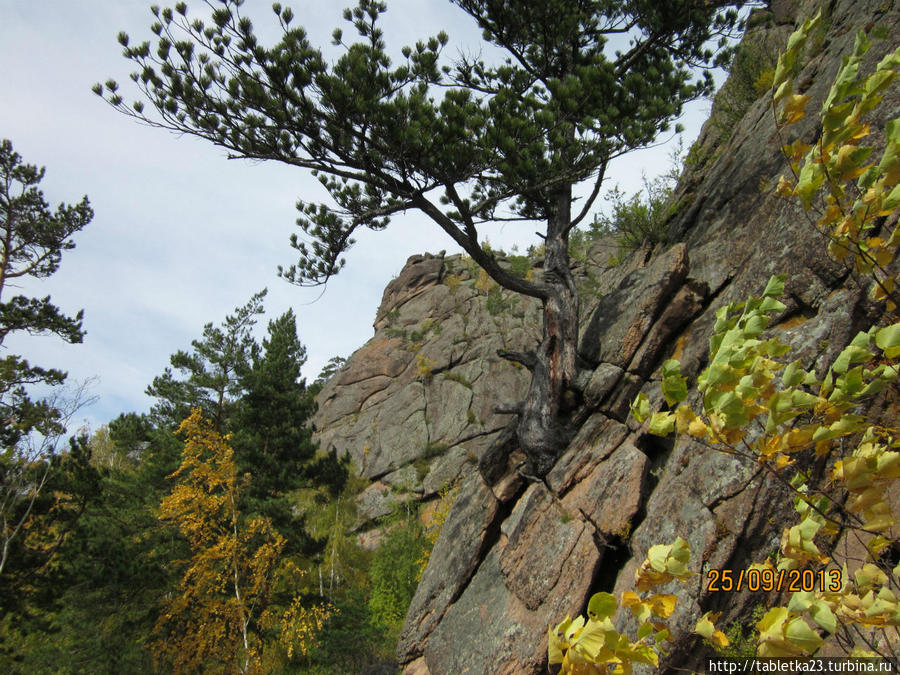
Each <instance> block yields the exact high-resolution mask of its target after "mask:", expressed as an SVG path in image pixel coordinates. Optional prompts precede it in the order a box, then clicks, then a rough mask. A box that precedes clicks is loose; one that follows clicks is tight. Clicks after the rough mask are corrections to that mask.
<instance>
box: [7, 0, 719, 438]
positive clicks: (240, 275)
mask: <svg viewBox="0 0 900 675" xmlns="http://www.w3.org/2000/svg"><path fill="white" fill-rule="evenodd" d="M150 4H151V3H150V2H149V1H145V0H117V1H116V2H110V1H109V0H0V64H3V67H2V69H0V85H2V98H0V138H5V139H9V140H10V141H12V144H13V147H14V149H15V151H16V152H18V153H19V154H20V155H21V156H22V158H23V161H24V162H27V163H30V164H37V165H38V166H44V167H46V169H47V173H46V177H45V179H44V181H43V182H42V183H41V186H40V187H41V189H42V190H43V193H44V196H45V198H46V200H47V201H48V202H49V203H50V204H51V206H53V207H54V208H55V206H56V205H57V204H59V203H60V202H65V203H75V202H78V201H80V200H81V198H82V197H83V196H84V195H87V196H88V198H89V199H90V202H91V205H92V207H93V209H94V212H95V216H94V219H93V221H92V222H91V223H90V224H88V225H87V227H86V228H85V229H84V230H83V231H82V232H80V233H78V234H76V235H75V237H74V241H75V244H76V248H75V249H74V250H72V251H68V252H66V253H65V254H64V256H63V259H62V264H61V266H60V269H59V271H58V272H57V273H56V274H54V275H53V276H52V277H50V278H48V279H45V280H39V281H34V280H26V281H24V282H23V283H22V284H21V288H20V289H17V290H15V291H10V293H11V292H16V293H24V294H26V295H32V296H39V297H43V296H45V295H50V296H51V297H52V301H53V302H54V304H56V305H57V306H59V307H60V308H61V309H62V310H63V311H64V312H65V313H67V314H74V313H75V312H77V311H78V310H79V309H82V308H83V309H84V314H85V318H84V328H85V329H86V331H87V335H86V336H85V339H84V342H83V343H82V344H76V345H71V344H67V343H65V342H62V341H61V340H60V339H58V338H56V337H53V336H43V337H29V336H11V337H8V338H7V340H6V342H5V344H4V345H3V348H4V349H7V350H9V352H10V353H14V354H21V355H23V356H25V357H26V358H27V359H29V361H31V362H32V363H33V364H37V365H41V366H44V367H57V368H61V369H63V370H66V371H68V373H69V379H70V381H73V382H82V381H84V380H90V381H91V382H90V386H89V390H90V392H91V394H92V395H93V397H94V399H95V400H94V402H93V403H92V404H91V405H89V406H86V407H84V408H82V409H81V410H80V411H79V414H78V418H77V420H76V423H77V425H78V426H84V427H86V428H88V429H96V428H98V427H99V426H100V425H102V424H104V423H106V422H108V421H109V420H111V419H114V418H115V417H116V416H118V415H119V414H120V413H122V412H130V411H136V412H144V411H146V410H148V409H149V408H150V406H151V405H152V404H153V399H151V398H150V397H148V396H146V395H145V394H144V390H145V389H146V387H147V385H148V384H149V383H150V382H151V381H152V380H153V378H154V377H155V376H157V375H159V374H160V373H162V372H163V369H164V368H165V367H166V366H167V365H168V360H169V356H170V355H171V354H172V353H174V352H175V351H177V350H179V349H189V347H190V342H191V340H193V339H195V338H198V337H200V335H201V333H202V329H203V326H204V324H206V323H209V322H213V323H219V322H220V321H222V320H223V319H224V318H225V316H226V315H228V314H230V313H232V312H233V310H234V309H235V308H236V307H239V306H241V305H243V304H245V303H246V302H247V300H248V299H249V298H250V296H251V295H252V294H253V293H255V292H256V291H259V290H260V289H262V288H264V287H266V288H268V291H269V292H268V296H267V298H266V303H265V304H266V310H267V312H266V317H265V318H263V319H261V321H260V323H259V325H258V326H257V332H258V335H259V336H260V338H261V337H262V336H263V335H264V333H265V325H266V322H267V321H268V320H269V319H274V318H275V317H277V316H279V315H281V314H283V313H284V312H285V311H286V310H287V309H288V308H293V310H294V313H295V314H296V315H297V325H298V334H299V336H300V339H301V341H302V342H303V343H304V344H305V345H306V347H307V354H308V360H307V363H306V366H305V368H304V375H305V377H306V378H307V380H308V381H312V380H313V379H315V377H316V376H317V375H318V373H319V372H320V370H321V369H322V366H324V365H325V364H326V363H327V361H328V360H329V359H330V358H331V357H333V356H344V357H346V356H349V355H350V354H351V353H352V352H353V351H354V350H356V349H358V348H359V347H361V346H362V345H363V344H364V343H365V342H366V340H368V339H369V338H370V337H372V335H373V328H372V323H373V321H374V319H375V314H376V312H377V309H378V305H379V303H380V301H381V296H382V292H383V290H384V287H385V286H386V285H387V284H388V283H389V282H390V280H391V279H392V278H393V277H395V276H396V275H397V274H399V272H400V270H401V269H402V268H403V265H404V263H405V262H406V260H407V258H408V257H409V256H411V255H414V254H418V253H422V252H426V251H428V252H431V253H438V252H439V251H441V250H446V251H447V253H448V254H450V253H457V252H460V251H459V249H458V248H457V247H456V245H455V244H454V242H452V241H451V240H450V238H449V237H448V236H447V235H446V234H444V233H443V232H442V231H440V230H439V229H438V228H437V226H435V225H433V224H431V223H430V222H428V221H427V220H426V219H425V218H424V216H420V215H416V214H407V215H405V216H402V217H398V218H396V219H394V221H393V222H392V224H391V225H390V227H388V228H387V230H385V231H382V232H371V231H368V230H365V231H361V232H359V235H358V236H357V237H356V239H357V244H356V245H355V246H354V247H353V248H352V249H351V250H350V252H349V253H348V254H347V256H346V258H347V266H346V267H345V268H344V270H343V271H342V272H341V273H340V274H339V275H338V276H337V277H335V278H333V279H332V280H331V281H329V283H328V285H327V287H326V288H325V289H324V290H323V289H322V288H299V287H297V286H293V285H290V284H288V283H287V282H285V281H284V280H282V279H279V278H278V276H277V272H276V268H277V266H278V265H279V264H281V265H284V266H288V265H290V264H291V263H293V262H295V261H296V257H295V256H294V255H293V253H294V252H293V250H292V249H291V248H290V247H289V245H288V241H289V238H290V235H291V234H292V233H294V232H298V233H299V230H298V228H297V227H296V225H295V220H296V210H295V206H294V205H295V203H296V201H297V199H298V198H300V197H302V198H304V199H313V200H314V199H322V200H324V199H327V195H326V193H325V192H324V190H323V189H322V188H321V186H319V184H318V182H317V181H316V180H315V179H313V178H311V177H310V176H309V175H307V174H306V173H305V172H304V171H303V170H301V169H297V168H294V167H287V166H282V165H277V164H272V163H259V162H249V161H246V160H228V159H227V158H226V156H225V152H224V150H222V149H220V148H216V147H215V146H213V145H212V144H209V143H207V142H205V141H201V140H199V139H195V138H193V137H190V136H178V135H175V134H172V133H170V132H166V131H163V130H159V129H152V128H149V127H146V126H142V125H140V124H138V123H137V122H135V121H134V120H132V119H130V118H127V117H125V116H124V115H122V114H120V113H118V112H116V111H114V110H113V109H112V108H111V107H110V106H109V105H107V104H106V103H105V102H104V101H103V100H101V99H100V98H99V97H97V96H96V95H95V94H94V93H93V92H92V91H91V86H92V85H93V84H94V83H96V82H105V81H106V80H107V79H109V78H113V79H115V80H117V81H118V82H119V83H120V84H121V85H122V90H120V92H121V93H124V95H125V97H126V100H129V101H130V100H132V99H133V98H134V94H137V92H136V91H135V90H132V89H129V88H128V87H127V86H126V85H129V84H131V82H130V80H129V78H128V74H129V73H130V72H131V71H132V70H133V67H132V63H131V62H129V61H127V60H126V59H124V58H123V57H122V55H121V52H122V48H121V46H120V45H119V44H118V42H117V39H116V36H117V34H118V32H119V31H122V30H124V31H125V32H127V33H128V34H129V35H130V36H131V38H132V42H133V43H134V42H139V41H143V40H146V39H149V38H150V37H153V35H152V34H151V33H150V30H149V26H150V24H151V23H152V22H153V17H152V15H151V14H150V10H149V5H150ZM160 4H163V5H164V4H166V3H164V2H160ZM188 4H189V6H190V7H198V10H197V11H201V9H200V8H203V7H204V6H203V5H202V3H200V2H198V1H197V0H194V2H189V3H188ZM282 4H284V5H286V6H291V7H292V8H293V10H294V13H295V16H296V18H295V22H297V23H300V24H301V25H304V26H305V27H306V28H307V30H308V33H309V35H310V38H311V41H312V42H313V43H314V44H320V45H328V44H329V43H330V39H331V38H330V36H331V32H332V30H333V29H334V28H335V27H337V26H341V25H342V24H343V21H342V19H341V9H342V8H343V7H344V6H347V5H350V4H351V2H350V0H345V2H342V3H331V2H328V3H326V2H322V1H321V0H285V1H284V2H283V3H282ZM270 7H271V3H270V2H268V1H267V0H265V1H263V0H246V3H245V5H244V8H245V13H247V14H249V15H250V16H251V17H253V18H254V24H255V26H256V27H257V30H258V32H259V33H260V35H261V37H263V38H264V39H265V38H270V39H271V38H275V37H276V36H277V33H276V32H275V29H276V28H277V27H276V25H275V23H274V15H273V14H272V13H271V10H270ZM323 8H326V9H323ZM383 25H384V28H385V34H386V35H385V37H386V40H387V44H388V46H389V49H395V51H396V52H397V53H399V47H400V46H401V45H403V44H412V43H414V42H415V41H416V40H417V39H421V38H423V37H426V36H428V35H434V34H436V33H437V32H438V31H440V30H445V31H447V32H448V33H449V35H450V43H449V45H448V47H447V50H446V51H445V54H447V55H448V56H450V57H451V58H452V57H453V56H454V55H455V54H457V53H459V52H460V51H462V52H464V53H472V52H473V50H476V49H478V45H479V31H478V30H477V28H476V27H475V26H474V23H473V22H472V21H471V19H469V18H468V17H466V16H465V15H463V14H462V13H461V12H460V11H459V10H458V9H457V8H455V7H454V6H452V5H451V4H450V3H449V2H447V1H446V0H388V12H387V14H386V15H385V20H384V24H383ZM351 34H352V28H351V29H349V30H345V39H346V38H347V37H349V36H350V35H351ZM129 94H132V95H129ZM708 110H709V103H708V102H707V101H700V102H697V103H695V104H694V105H693V106H692V107H691V108H690V109H689V111H688V112H687V113H686V115H685V116H684V118H683V119H682V120H681V122H682V123H683V124H684V125H685V127H686V130H685V133H684V134H683V142H684V147H689V145H690V143H691V142H692V141H693V140H694V138H696V136H697V134H698V133H699V130H700V126H701V124H702V122H703V120H704V119H705V116H706V114H707V113H708ZM670 151H671V145H668V146H661V147H656V148H653V149H649V150H643V151H640V152H636V153H632V154H630V155H629V156H627V157H625V158H622V159H620V160H618V161H617V163H616V164H614V165H613V166H611V167H610V170H609V171H608V176H610V177H611V178H608V179H607V183H606V184H605V187H608V188H611V187H613V185H614V184H616V183H617V184H619V185H620V186H622V187H623V188H624V189H625V190H626V192H629V193H631V192H633V191H635V190H637V189H639V187H640V184H641V175H642V173H643V172H646V173H647V174H648V175H650V176H653V175H655V174H657V173H660V172H662V171H664V170H666V169H667V168H668V164H669V159H668V154H669V152H670ZM534 229H535V228H534V226H533V225H531V226H529V225H528V224H525V225H524V228H523V227H522V226H521V225H519V226H516V225H512V224H510V225H506V226H505V227H498V228H495V229H494V230H488V232H487V234H488V237H489V239H490V241H491V244H492V245H493V246H494V247H502V248H505V249H507V250H508V249H509V248H511V247H512V245H513V244H518V246H519V248H520V249H523V250H524V249H525V248H526V247H527V246H528V245H529V244H532V243H535V239H536V237H535V235H534V234H533V230H534ZM4 299H6V298H4Z"/></svg>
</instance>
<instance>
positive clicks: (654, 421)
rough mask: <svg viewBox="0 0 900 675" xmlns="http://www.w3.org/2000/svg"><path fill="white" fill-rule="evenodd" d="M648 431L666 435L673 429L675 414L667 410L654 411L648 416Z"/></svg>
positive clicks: (657, 434) (655, 434) (656, 434)
mask: <svg viewBox="0 0 900 675" xmlns="http://www.w3.org/2000/svg"><path fill="white" fill-rule="evenodd" d="M649 431H650V433H651V434H653V435H654V436H668V435H669V434H671V433H672V432H673V431H675V415H673V414H672V413H669V412H655V413H653V414H652V415H651V416H650V425H649Z"/></svg>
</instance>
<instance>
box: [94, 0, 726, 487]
mask: <svg viewBox="0 0 900 675" xmlns="http://www.w3.org/2000/svg"><path fill="white" fill-rule="evenodd" d="M453 4H455V5H456V6H458V7H459V8H460V9H461V10H462V11H463V12H464V13H465V14H467V15H468V16H470V17H471V18H472V19H473V20H474V21H475V22H476V23H477V25H478V26H479V28H480V29H481V30H482V33H483V36H484V40H485V41H486V42H487V43H489V45H490V46H491V47H496V48H499V49H500V50H501V51H502V52H503V54H504V57H503V58H501V59H498V60H497V61H492V62H487V61H485V60H482V59H481V58H467V57H465V56H462V57H460V58H459V59H458V61H457V62H456V63H453V64H449V63H445V62H443V61H442V58H441V57H442V54H441V52H442V50H443V48H444V47H445V45H446V44H447V43H448V39H449V38H448V36H447V35H446V34H445V33H443V32H441V33H440V34H438V35H437V36H435V37H430V38H428V39H426V40H422V41H420V42H418V43H416V45H414V46H411V47H405V48H404V49H403V52H402V53H403V60H402V62H401V63H399V64H398V65H392V63H391V59H390V58H389V56H388V54H387V51H386V46H385V41H384V36H383V33H382V30H381V27H380V24H379V17H380V15H381V14H382V13H383V12H384V11H386V5H385V3H383V2H380V1H379V0H359V2H358V4H357V5H356V7H354V8H353V9H348V10H346V11H345V15H344V16H345V18H346V19H347V21H348V22H349V23H350V24H351V25H352V27H353V29H354V30H355V31H356V32H357V33H358V35H359V39H358V40H357V41H356V42H352V43H351V42H349V41H348V42H345V41H344V37H343V34H342V32H341V30H339V29H337V30H335V32H334V42H335V44H336V45H338V46H339V47H341V48H342V49H343V54H342V55H341V57H340V58H338V59H337V60H335V61H333V62H332V61H331V59H328V58H326V57H324V56H323V54H322V52H321V51H320V50H319V49H317V48H315V47H314V46H313V45H312V44H311V43H310V42H309V40H308V39H307V35H306V32H305V31H304V29H303V28H302V27H295V26H293V25H292V20H293V12H292V11H291V9H290V8H287V7H282V5H281V4H280V3H275V4H274V5H273V10H274V12H275V14H276V15H277V20H278V22H279V24H280V26H281V29H282V37H281V40H280V41H279V42H278V43H277V44H275V45H274V46H272V47H266V46H264V45H263V44H262V43H261V42H260V40H259V39H258V37H257V35H256V34H255V33H254V30H253V24H252V22H251V20H250V18H249V17H248V16H246V15H244V14H243V11H242V5H243V2H242V1H241V0H224V1H223V2H222V4H221V6H219V5H216V7H215V9H214V10H213V12H212V18H211V21H209V22H204V21H202V20H201V19H198V18H194V17H193V16H191V18H188V10H187V5H186V3H184V2H178V3H176V5H175V7H174V9H171V8H164V9H160V8H158V7H153V13H154V14H155V15H156V17H157V21H156V22H155V23H154V24H153V26H152V30H153V32H154V33H155V34H156V35H157V38H158V39H157V41H156V45H155V46H153V47H151V44H150V43H149V42H143V43H140V44H136V45H134V46H130V41H129V37H128V35H127V34H125V33H120V35H119V41H120V42H121V43H122V45H123V46H124V47H125V56H126V57H127V58H129V59H131V60H132V61H133V62H134V63H135V64H136V65H137V67H138V69H137V71H136V72H135V73H134V74H133V76H132V77H133V80H134V81H135V83H136V84H137V86H138V88H139V89H140V90H141V91H142V92H143V95H144V99H145V100H144V101H140V100H139V101H135V102H134V103H133V104H132V105H129V104H127V103H126V102H125V99H124V98H123V96H122V95H121V94H120V93H119V87H118V84H117V83H116V82H115V81H113V80H109V81H107V82H106V84H105V85H102V84H97V85H95V87H94V91H95V92H96V93H97V94H99V95H102V96H105V98H106V100H107V101H108V102H109V103H111V104H112V105H113V106H114V107H116V108H117V109H118V110H120V111H121V112H123V113H125V114H127V115H131V116H133V117H136V118H138V119H140V120H142V121H144V122H146V123H149V124H151V125H154V126H157V127H162V128H167V129H172V130H176V131H178V132H181V133H187V134H191V135H195V136H199V137H201V138H205V139H207V140H209V141H211V142H213V143H215V144H217V145H219V146H221V147H224V148H226V149H227V150H228V151H229V153H230V154H231V155H232V156H234V157H245V158H251V159H257V160H275V161H279V162H284V163H286V164H289V165H292V166H297V167H300V168H304V169H308V170H311V171H313V172H314V173H316V174H317V175H318V176H319V177H320V180H321V182H322V184H323V185H324V187H325V188H326V190H327V191H328V192H329V193H330V196H331V199H332V201H331V203H329V204H316V203H309V202H300V203H299V204H298V208H299V210H300V218H299V220H298V224H299V225H300V227H301V228H302V230H303V232H304V233H305V235H306V237H307V238H308V239H309V242H308V243H307V242H301V241H299V240H297V239H296V238H295V239H294V240H293V241H292V245H293V246H294V247H295V248H296V249H297V250H298V252H299V260H298V262H297V263H296V264H295V265H292V266H290V267H288V268H286V269H283V270H282V274H283V276H284V277H286V278H287V279H288V280H290V281H293V282H297V283H311V284H318V283H324V282H325V281H327V280H328V279H329V278H330V277H331V276H332V275H334V274H335V273H337V272H338V271H339V270H340V268H341V267H342V266H343V264H344V259H343V257H342V256H343V254H344V252H345V251H346V250H347V249H348V248H349V247H350V246H351V245H352V244H353V242H354V238H353V237H354V234H355V232H356V230H357V229H358V228H360V227H368V228H371V229H374V230H380V229H383V228H384V227H386V226H387V225H388V223H389V220H390V217H391V216H393V215H395V214H397V213H401V212H405V211H410V210H415V211H418V212H420V213H422V214H423V215H425V216H426V217H427V218H428V219H430V220H431V221H432V222H433V223H434V224H435V225H436V226H437V227H439V228H440V229H442V230H443V231H444V232H445V233H446V234H447V235H449V236H450V237H451V238H452V239H453V240H454V241H455V242H456V243H457V244H458V245H459V246H461V247H462V248H463V249H464V250H465V251H466V253H468V254H469V255H470V256H471V257H472V258H473V259H474V260H475V262H476V263H477V264H478V265H480V266H481V267H482V268H483V269H484V270H485V271H486V272H487V274H488V275H490V276H491V277H492V278H493V279H494V280H495V281H496V282H497V283H498V284H500V285H501V286H503V287H504V288H507V289H509V290H511V291H515V292H518V293H522V294H524V295H528V296H531V297H534V298H537V299H538V300H540V302H541V303H542V305H543V312H544V327H543V337H542V340H541V342H540V344H539V346H538V347H537V349H535V350H533V351H531V352H528V353H522V354H512V353H505V354H504V355H505V356H506V357H508V358H510V359H512V360H515V361H518V362H520V363H522V364H524V365H525V366H527V367H528V368H529V369H530V370H531V373H532V381H531V386H530V388H529V391H528V393H527V395H526V399H525V400H524V401H523V402H522V403H519V404H516V405H510V406H507V409H508V410H510V411H515V412H517V413H518V414H519V424H518V440H519V443H520V445H521V446H522V448H523V449H524V450H525V451H526V453H527V454H528V456H529V457H530V459H531V461H532V464H533V467H532V468H533V470H534V472H535V473H539V474H540V473H544V472H546V471H547V470H548V468H549V467H550V466H551V465H552V463H553V461H554V460H555V457H556V454H557V453H558V451H559V450H560V448H561V446H562V445H563V444H564V443H565V441H566V438H567V436H568V434H569V433H570V432H571V429H570V425H569V422H570V421H571V418H572V415H573V412H574V409H575V408H577V405H578V400H579V395H578V392H577V390H576V384H575V383H576V379H577V375H578V361H577V358H576V346H577V345H576V343H577V338H578V303H577V297H576V289H575V283H574V281H573V277H572V273H571V270H570V267H569V254H568V238H569V233H570V232H571V231H572V229H573V228H574V227H575V226H576V225H578V223H580V222H582V221H583V220H584V219H585V217H586V216H588V214H589V212H590V210H591V207H592V205H593V203H594V201H595V199H596V198H597V196H598V194H599V192H600V187H601V184H602V182H603V180H604V178H605V176H606V169H607V166H608V165H609V162H610V160H612V159H613V158H615V157H618V156H621V155H623V154H626V153H628V152H629V151H631V150H633V149H635V148H640V147H643V146H646V145H648V144H649V143H651V142H653V141H654V139H655V138H656V136H657V134H658V133H659V132H660V131H665V130H667V129H668V128H669V125H670V123H671V121H672V120H674V119H676V118H677V117H678V116H679V115H680V114H681V112H682V109H683V106H684V104H685V103H686V102H688V101H690V100H693V99H696V98H697V97H699V96H702V95H704V94H707V93H708V92H709V91H710V90H711V88H712V78H711V77H710V75H709V72H708V71H706V70H704V69H705V68H706V67H708V66H710V65H711V64H712V63H713V61H714V54H713V52H712V50H710V49H709V41H710V38H712V37H713V36H715V35H717V34H719V35H721V33H723V32H726V31H729V30H731V29H732V28H733V27H734V26H735V25H736V21H737V13H736V12H735V11H734V10H729V11H723V10H724V9H725V8H728V7H732V6H735V5H740V4H741V2H740V1H738V2H726V1H724V0H713V1H709V0H671V1H669V2H658V0H623V1H620V2H611V1H610V0H546V1H544V2H534V0H502V1H501V0H453ZM615 41H618V42H615ZM720 44H721V43H720ZM697 68H699V69H700V71H701V73H702V74H701V76H700V77H699V78H696V79H695V78H694V75H693V73H694V72H695V69H697ZM146 103H149V106H150V108H151V109H153V110H154V111H155V112H153V113H150V112H147V113H145V109H147V108H146ZM582 183H586V184H587V188H586V190H585V192H586V194H587V197H586V198H581V199H579V198H577V197H576V195H577V194H580V192H579V190H578V186H579V185H581V184H582ZM505 221H513V222H521V223H523V226H524V227H527V228H529V231H532V230H533V228H534V224H535V222H536V221H537V222H540V223H542V229H543V232H542V234H541V236H542V237H543V239H544V245H545V251H546V253H545V259H544V266H543V274H542V275H541V276H540V277H539V278H536V279H532V280H525V279H522V278H520V277H518V276H516V275H515V274H513V273H511V272H510V271H508V270H506V269H504V268H503V267H502V266H501V265H500V263H499V261H498V260H497V258H496V257H495V256H494V254H493V253H492V252H491V251H490V250H489V249H487V248H483V247H482V243H483V241H482V235H481V234H480V232H479V230H480V228H481V227H482V225H483V224H484V223H489V222H505Z"/></svg>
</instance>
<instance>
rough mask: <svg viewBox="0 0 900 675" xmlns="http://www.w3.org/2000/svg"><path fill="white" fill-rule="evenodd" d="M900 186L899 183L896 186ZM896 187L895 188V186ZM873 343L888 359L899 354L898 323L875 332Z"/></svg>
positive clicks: (899, 334) (899, 333) (899, 337)
mask: <svg viewBox="0 0 900 675" xmlns="http://www.w3.org/2000/svg"><path fill="white" fill-rule="evenodd" d="M897 187H898V188H900V185H898V186H897ZM895 189H896V188H895ZM875 344H876V345H878V348H879V349H882V350H883V351H884V355H885V356H886V357H888V358H889V359H893V358H896V357H897V356H900V323H895V324H891V325H890V326H885V327H884V328H882V329H880V330H878V331H877V332H876V333H875Z"/></svg>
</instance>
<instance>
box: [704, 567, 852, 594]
mask: <svg viewBox="0 0 900 675" xmlns="http://www.w3.org/2000/svg"><path fill="white" fill-rule="evenodd" d="M706 577H707V579H708V580H709V583H708V584H707V586H706V590H707V591H709V592H710V593H718V592H724V593H731V592H734V593H737V592H739V591H743V590H748V591H750V592H756V591H766V592H768V591H776V592H780V591H788V592H790V593H797V592H799V591H808V592H815V591H819V592H822V593H824V592H832V593H836V592H837V591H840V590H841V588H842V581H841V571H840V570H838V569H830V570H824V569H823V570H775V569H772V568H759V569H757V568H750V569H744V570H730V569H724V570H717V569H712V570H709V572H707V573H706Z"/></svg>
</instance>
